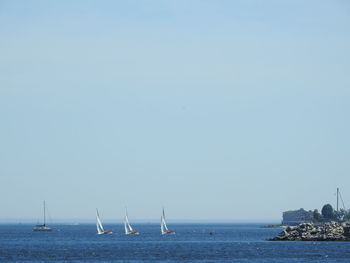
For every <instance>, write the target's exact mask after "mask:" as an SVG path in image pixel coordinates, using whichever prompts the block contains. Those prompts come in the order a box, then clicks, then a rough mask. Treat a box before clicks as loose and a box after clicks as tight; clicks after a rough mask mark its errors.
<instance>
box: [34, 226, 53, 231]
mask: <svg viewBox="0 0 350 263" xmlns="http://www.w3.org/2000/svg"><path fill="white" fill-rule="evenodd" d="M33 231H40V232H50V231H52V228H51V227H47V226H37V227H34V228H33Z"/></svg>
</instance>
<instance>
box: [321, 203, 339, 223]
mask: <svg viewBox="0 0 350 263" xmlns="http://www.w3.org/2000/svg"><path fill="white" fill-rule="evenodd" d="M321 212H322V216H323V217H324V218H325V219H326V220H333V219H335V217H336V216H335V212H334V209H333V207H332V206H331V205H330V204H326V205H324V206H323V207H322V210H321Z"/></svg>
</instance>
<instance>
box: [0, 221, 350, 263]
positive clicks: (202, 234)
mask: <svg viewBox="0 0 350 263" xmlns="http://www.w3.org/2000/svg"><path fill="white" fill-rule="evenodd" d="M54 227H55V228H56V229H55V231H54V232H33V231H32V225H0V262H167V263H170V262H196V263H201V262H269V263H270V262H298V263H303V262H344V263H345V262H346V263H348V262H350V242H349V243H346V242H268V241H264V239H265V238H267V237H272V236H275V235H276V234H277V233H278V232H279V231H280V230H279V229H265V228H260V226H259V225H252V224H251V225H239V224H172V225H171V227H172V229H174V230H175V231H176V235H168V236H166V235H165V236H161V235H160V233H159V226H158V225H156V224H141V225H137V224H135V228H136V229H137V230H138V231H140V232H141V234H140V235H139V236H125V235H123V234H122V229H123V228H122V226H121V225H120V226H115V225H114V226H109V225H106V226H105V228H108V229H111V230H114V231H115V230H117V234H113V235H96V233H95V225H87V224H86V225H76V226H69V225H57V226H54ZM116 228H118V229H116ZM209 232H213V233H214V234H213V235H210V234H209Z"/></svg>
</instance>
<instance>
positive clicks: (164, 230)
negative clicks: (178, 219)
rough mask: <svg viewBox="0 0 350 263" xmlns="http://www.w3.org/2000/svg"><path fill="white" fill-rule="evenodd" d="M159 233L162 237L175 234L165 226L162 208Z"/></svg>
mask: <svg viewBox="0 0 350 263" xmlns="http://www.w3.org/2000/svg"><path fill="white" fill-rule="evenodd" d="M160 232H161V233H162V235H169V234H175V232H174V231H172V230H170V229H169V228H168V227H167V225H166V221H165V213H164V208H163V213H162V217H161V219H160Z"/></svg>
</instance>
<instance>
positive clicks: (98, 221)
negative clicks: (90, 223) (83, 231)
mask: <svg viewBox="0 0 350 263" xmlns="http://www.w3.org/2000/svg"><path fill="white" fill-rule="evenodd" d="M96 228H97V234H98V235H108V234H112V233H113V232H112V231H109V230H104V229H103V225H102V222H101V219H100V215H99V214H98V210H97V208H96Z"/></svg>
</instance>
